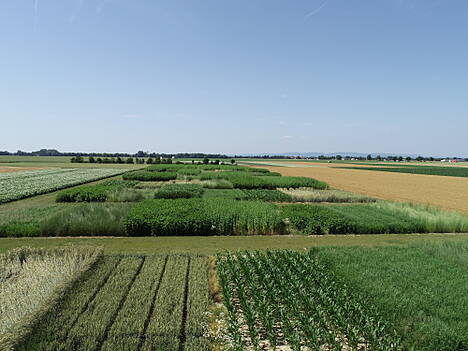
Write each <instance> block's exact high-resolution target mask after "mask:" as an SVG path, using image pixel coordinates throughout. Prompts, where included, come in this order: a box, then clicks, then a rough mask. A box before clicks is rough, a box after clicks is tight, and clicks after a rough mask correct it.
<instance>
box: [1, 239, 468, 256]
mask: <svg viewBox="0 0 468 351" xmlns="http://www.w3.org/2000/svg"><path fill="white" fill-rule="evenodd" d="M414 242H435V243H440V242H455V243H458V242H460V243H468V234H386V235H381V234H380V235H379V234H378V235H333V236H331V235H329V236H327V235H321V236H210V237H205V236H203V237H197V236H195V237H136V238H115V237H111V238H97V237H93V238H0V252H5V251H7V250H10V249H13V248H16V247H21V246H31V247H57V246H63V245H70V244H73V245H98V246H102V247H104V249H105V252H107V253H146V254H149V253H165V252H190V253H202V254H214V253H216V252H220V251H224V250H264V249H291V250H304V249H307V248H311V247H318V246H371V247H373V246H403V245H407V244H410V243H414Z"/></svg>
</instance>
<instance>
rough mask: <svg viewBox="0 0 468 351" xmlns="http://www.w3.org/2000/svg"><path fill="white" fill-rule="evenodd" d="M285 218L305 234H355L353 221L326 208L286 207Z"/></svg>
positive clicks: (296, 205) (283, 209)
mask: <svg viewBox="0 0 468 351" xmlns="http://www.w3.org/2000/svg"><path fill="white" fill-rule="evenodd" d="M282 213H283V216H284V217H285V218H286V219H287V220H288V221H289V223H290V224H291V225H292V226H293V227H294V228H295V229H296V230H299V231H301V232H303V233H304V234H316V235H317V234H346V233H354V232H355V230H356V229H355V224H354V223H353V221H351V220H349V219H347V218H345V217H344V216H340V215H339V214H337V213H335V212H334V211H332V210H330V209H329V208H327V207H325V206H311V205H299V204H294V205H285V206H283V207H282Z"/></svg>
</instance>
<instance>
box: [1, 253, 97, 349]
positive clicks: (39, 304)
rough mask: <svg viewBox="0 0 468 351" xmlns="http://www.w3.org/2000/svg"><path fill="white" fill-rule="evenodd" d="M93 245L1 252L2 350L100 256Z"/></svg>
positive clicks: (20, 334)
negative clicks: (62, 288) (63, 287)
mask: <svg viewBox="0 0 468 351" xmlns="http://www.w3.org/2000/svg"><path fill="white" fill-rule="evenodd" d="M100 255H101V251H100V250H98V249H93V248H81V249H75V248H63V249H62V248H61V249H53V250H51V249H49V250H45V249H28V248H18V249H15V250H12V251H10V252H8V253H6V254H3V255H0V349H2V350H3V349H5V348H7V347H8V346H9V345H12V344H14V343H15V342H16V341H17V340H18V338H21V337H23V336H24V330H25V329H27V328H29V327H30V325H31V323H33V321H34V320H35V318H36V317H37V315H38V314H40V313H41V311H42V309H43V306H45V305H46V304H47V303H48V302H50V301H52V300H53V298H54V297H55V295H56V293H57V290H60V288H61V287H62V286H65V285H67V284H69V283H70V282H71V281H73V280H74V279H76V278H77V277H78V276H79V275H80V273H82V272H83V271H86V270H87V269H88V268H89V267H90V266H91V265H92V264H94V263H95V262H96V261H97V259H98V258H99V257H100Z"/></svg>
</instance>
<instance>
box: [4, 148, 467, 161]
mask: <svg viewBox="0 0 468 351" xmlns="http://www.w3.org/2000/svg"><path fill="white" fill-rule="evenodd" d="M0 155H4V156H6V155H12V156H70V157H72V159H73V161H72V162H76V163H80V162H85V160H84V157H87V158H88V160H87V162H88V161H89V162H91V163H145V162H146V163H148V162H147V161H148V160H149V163H150V164H151V163H158V162H161V161H160V160H171V159H178V158H195V159H202V160H203V159H208V160H209V159H228V158H231V157H233V158H262V159H317V160H361V161H364V160H369V161H372V160H375V161H393V162H403V161H412V160H415V161H421V162H422V161H440V160H442V159H443V158H440V157H436V158H435V157H423V156H418V157H415V158H412V157H410V156H398V155H395V156H380V155H375V156H373V155H371V154H369V155H367V156H366V157H363V156H351V155H344V156H343V155H332V156H330V155H327V156H325V155H320V156H317V157H305V156H284V155H248V156H245V155H235V156H228V155H223V154H204V153H199V152H196V153H190V152H184V153H175V154H167V153H156V152H145V151H141V150H140V151H138V152H136V153H134V154H131V153H96V152H92V153H86V152H60V151H58V150H55V149H41V150H39V151H32V152H25V151H21V150H18V151H17V152H9V151H0ZM130 159H133V162H131V161H130ZM142 159H145V160H143V161H142ZM150 159H151V160H150ZM448 159H457V160H465V161H468V158H459V157H449V158H448ZM91 160H94V161H91ZM157 160H159V161H157ZM165 162H167V161H165ZM171 162H172V161H171ZM208 162H211V161H208Z"/></svg>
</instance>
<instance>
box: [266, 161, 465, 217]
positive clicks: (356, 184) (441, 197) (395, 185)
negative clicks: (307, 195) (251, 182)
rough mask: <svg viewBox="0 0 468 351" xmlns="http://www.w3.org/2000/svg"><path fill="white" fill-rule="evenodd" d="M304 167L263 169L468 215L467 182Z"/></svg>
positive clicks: (437, 177)
mask: <svg viewBox="0 0 468 351" xmlns="http://www.w3.org/2000/svg"><path fill="white" fill-rule="evenodd" d="M294 164H295V163H294ZM299 165H304V167H299ZM306 165H310V166H312V165H314V164H313V163H307V164H305V163H299V162H298V166H296V167H274V166H265V167H264V168H267V169H269V170H270V171H272V172H279V173H281V174H282V175H284V176H301V177H312V178H314V179H318V180H321V181H325V182H327V183H328V184H330V185H331V186H332V187H334V188H338V189H342V190H347V191H352V192H356V193H360V194H366V195H369V196H372V197H375V198H379V199H384V200H395V201H408V202H416V203H422V204H428V205H433V206H437V207H440V208H443V209H446V210H453V211H459V212H464V213H468V201H467V200H466V199H467V198H468V181H467V180H466V179H464V178H457V177H443V176H433V175H423V174H407V173H391V172H381V171H371V170H353V169H339V168H336V167H334V166H335V165H334V166H328V165H324V164H323V163H322V164H317V166H316V167H310V166H309V167H307V166H306Z"/></svg>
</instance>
